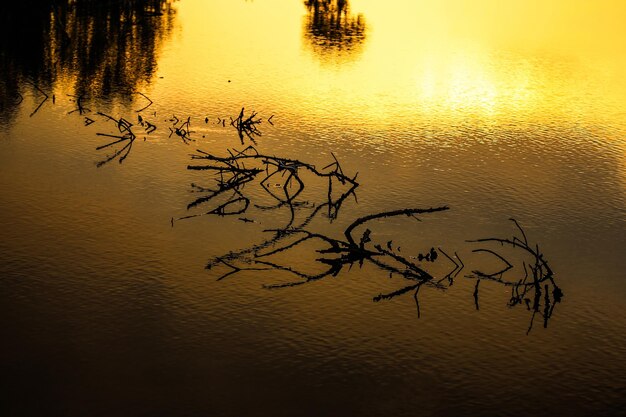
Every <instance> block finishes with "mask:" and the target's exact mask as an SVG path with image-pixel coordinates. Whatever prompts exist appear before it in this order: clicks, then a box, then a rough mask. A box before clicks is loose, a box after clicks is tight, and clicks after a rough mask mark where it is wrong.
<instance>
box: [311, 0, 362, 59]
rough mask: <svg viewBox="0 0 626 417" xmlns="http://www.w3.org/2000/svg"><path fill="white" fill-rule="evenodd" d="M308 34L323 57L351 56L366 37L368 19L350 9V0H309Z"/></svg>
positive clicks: (343, 57) (316, 51) (313, 45)
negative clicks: (366, 20)
mask: <svg viewBox="0 0 626 417" xmlns="http://www.w3.org/2000/svg"><path fill="white" fill-rule="evenodd" d="M304 4H305V6H306V8H307V10H308V14H307V16H306V18H305V19H306V20H305V29H304V37H305V39H306V40H307V41H308V43H309V44H310V45H311V48H312V49H313V51H314V52H315V53H316V54H318V55H320V56H321V57H323V58H330V59H332V58H339V59H349V58H351V57H354V54H355V53H357V52H359V51H360V50H361V48H362V46H363V42H364V40H365V32H366V30H365V29H366V26H365V19H364V18H363V16H362V15H361V14H358V15H356V16H355V15H353V14H352V13H351V12H350V4H349V2H348V0H306V1H305V2H304Z"/></svg>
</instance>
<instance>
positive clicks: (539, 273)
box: [172, 146, 563, 333]
mask: <svg viewBox="0 0 626 417" xmlns="http://www.w3.org/2000/svg"><path fill="white" fill-rule="evenodd" d="M228 154H229V156H225V157H220V156H217V155H214V154H211V153H208V152H204V151H200V150H198V153H197V154H194V155H192V159H193V160H196V161H197V160H203V161H206V162H207V164H206V165H189V166H188V169H191V170H206V171H211V172H214V173H215V175H216V177H217V178H215V181H216V184H217V185H216V186H215V187H201V186H199V185H197V184H192V187H193V189H194V190H193V191H194V192H199V193H202V194H203V195H202V196H200V197H198V198H196V199H195V200H194V201H192V202H191V203H189V205H188V206H187V209H193V208H195V207H198V206H201V205H202V206H203V205H209V206H211V207H212V208H211V209H210V210H208V211H205V212H203V213H200V214H191V215H188V216H185V217H181V218H179V219H177V220H183V219H189V218H193V217H198V216H205V215H217V216H235V215H236V216H243V215H246V214H248V213H249V211H250V208H251V207H255V208H256V209H261V211H260V212H261V213H263V210H277V209H279V208H284V207H287V208H288V209H289V213H290V214H289V219H288V221H287V223H286V224H285V225H284V226H283V227H279V228H272V229H265V230H264V231H265V232H266V233H270V234H271V235H270V237H269V238H267V239H265V240H263V241H262V242H260V243H258V244H254V245H251V246H249V247H247V248H244V249H242V250H239V251H234V252H229V253H227V254H224V255H221V256H217V257H216V258H214V259H213V260H211V261H210V262H209V263H208V264H207V269H214V268H215V269H221V270H222V271H223V272H222V273H221V275H220V276H219V277H218V278H217V280H218V281H219V280H223V279H225V278H228V277H232V276H234V275H235V274H238V273H240V272H242V271H268V272H272V273H273V275H275V273H276V272H277V271H281V272H282V273H284V275H287V276H291V277H294V276H295V277H296V278H297V279H296V280H293V279H287V280H285V281H283V282H278V283H273V284H265V285H263V287H264V288H266V289H281V288H288V287H296V286H301V285H304V284H308V283H312V282H314V281H319V280H321V279H324V278H327V277H337V276H338V275H339V274H340V273H341V272H342V271H344V270H345V267H347V268H348V269H351V268H352V266H354V265H355V264H356V265H358V266H359V267H363V265H364V264H365V263H368V264H371V265H373V266H375V267H376V268H377V269H379V270H380V271H384V272H385V273H387V274H389V277H390V278H392V277H396V278H399V279H400V280H401V281H403V282H404V285H403V286H402V287H400V288H398V289H396V290H394V291H391V292H388V293H381V294H378V295H377V296H375V297H373V301H375V302H379V301H383V300H391V299H393V298H396V297H398V296H401V295H403V294H407V293H412V294H413V298H414V300H415V306H416V309H417V315H418V317H420V316H421V312H420V303H419V298H418V295H419V291H420V289H421V288H422V286H426V287H429V288H434V289H437V290H444V291H445V290H447V289H449V288H450V287H452V285H453V284H454V281H455V279H456V278H457V277H458V276H459V275H460V274H461V272H462V271H464V270H465V267H466V265H465V263H464V261H463V260H462V259H461V257H460V256H459V254H458V252H457V251H452V250H444V249H442V248H441V247H437V248H435V247H432V246H430V245H428V244H427V243H426V242H419V243H418V244H417V245H415V243H414V242H413V243H412V244H409V245H407V246H409V248H408V249H406V246H405V245H402V246H400V245H398V244H397V243H394V241H393V239H391V240H387V241H386V242H384V241H383V242H381V241H379V239H376V238H375V235H376V233H375V230H376V229H375V228H376V226H377V225H380V224H381V221H384V220H386V219H397V218H401V217H408V218H412V219H414V220H416V221H421V217H422V216H423V215H426V214H436V213H440V212H445V211H447V210H449V209H450V208H449V207H448V206H440V207H430V208H404V209H398V210H393V211H385V212H379V213H374V214H370V215H367V216H363V217H360V218H357V219H356V220H354V221H353V222H352V223H350V224H349V225H348V226H347V227H346V228H345V229H344V230H343V238H341V239H338V238H334V237H332V236H330V235H328V234H326V233H320V232H317V231H314V230H311V228H310V224H311V221H312V219H313V218H314V217H316V216H318V215H319V214H320V213H323V212H325V211H326V210H327V213H328V214H327V216H328V217H329V218H330V219H331V220H334V219H336V218H337V216H338V213H339V210H340V208H341V206H342V203H343V202H344V201H345V199H346V198H347V197H349V196H354V197H355V198H356V189H357V187H358V186H359V184H358V183H357V182H356V175H354V176H353V177H352V176H349V175H346V174H344V172H343V170H342V169H341V165H340V163H339V161H338V160H337V158H335V156H334V155H332V154H331V155H332V156H333V159H334V162H332V163H330V164H329V165H327V166H326V167H324V168H323V169H322V170H317V169H316V168H315V166H313V165H311V164H309V163H306V162H302V161H299V160H295V159H287V158H279V157H276V156H269V155H263V154H260V153H259V152H258V151H257V150H256V148H254V147H253V146H249V147H247V148H245V149H244V150H242V151H236V150H229V151H228ZM307 174H308V175H309V177H310V176H311V174H312V177H313V178H315V177H317V178H318V179H319V178H324V179H327V181H328V185H327V189H326V191H327V192H326V196H327V197H326V198H325V199H324V200H322V201H320V202H317V203H316V202H313V203H312V202H310V201H303V200H298V197H299V196H300V195H301V193H302V192H303V190H304V189H305V187H306V185H307V184H308V183H309V181H310V180H311V179H312V178H305V175H307ZM277 177H280V178H282V180H281V182H280V183H278V184H276V185H277V186H278V188H280V192H277V191H275V190H274V189H272V187H270V186H268V184H269V183H270V182H275V181H274V179H275V178H277ZM254 182H256V185H257V186H259V187H261V189H262V190H263V191H264V192H265V193H267V195H269V196H271V197H272V198H273V199H274V200H276V203H275V204H274V205H271V206H261V205H256V204H254V205H253V204H251V200H250V197H249V195H250V194H248V193H247V192H246V190H244V186H245V185H248V184H250V185H252V184H253V183H254ZM337 183H339V184H342V185H343V186H344V187H345V188H344V190H343V191H341V192H340V193H339V194H338V195H337V196H336V197H333V184H337ZM220 198H222V200H220ZM302 210H308V213H307V214H306V215H304V216H301V217H299V218H298V220H297V221H296V212H297V211H302ZM418 216H419V217H418ZM239 220H241V221H244V222H256V220H253V219H250V218H248V217H239ZM511 221H512V222H513V223H514V225H515V227H516V228H517V231H518V234H519V235H514V236H513V237H510V238H499V237H489V238H482V239H475V240H468V241H467V242H466V244H467V245H469V246H471V248H469V249H468V248H462V249H466V251H468V255H467V257H469V259H467V258H466V262H468V261H469V262H470V263H471V265H474V266H473V268H474V269H472V272H471V273H468V274H466V275H464V276H465V278H467V279H472V280H474V281H475V285H474V292H473V297H474V302H475V306H476V309H477V310H478V309H479V285H480V282H481V280H488V281H491V282H494V283H497V284H500V285H504V286H506V287H510V288H511V297H510V300H509V301H508V303H507V305H508V306H509V307H516V306H525V307H526V309H527V310H528V311H529V312H530V313H531V317H530V324H529V327H528V331H527V332H528V333H529V332H530V331H531V329H532V326H533V323H534V320H535V317H536V316H537V315H538V316H541V317H542V318H543V326H544V327H547V326H548V321H549V319H550V318H551V317H552V315H553V313H554V309H555V307H556V304H558V303H559V302H560V301H561V299H562V297H563V292H562V291H561V289H560V288H559V287H558V286H557V284H556V282H555V279H554V273H553V271H552V269H551V268H550V267H549V265H548V262H547V260H546V259H545V257H544V254H543V253H542V252H541V251H540V249H539V246H538V245H536V244H532V243H531V242H530V241H529V240H528V238H527V235H526V233H525V231H524V229H523V228H522V227H521V225H520V224H519V223H518V222H517V221H516V220H514V219H511ZM173 222H174V219H172V225H173V224H174V223H173ZM382 224H383V228H384V223H382ZM477 245H478V246H479V247H478V248H477V247H476V246H477ZM494 245H499V246H500V248H492V247H491V246H494ZM402 248H404V249H402ZM306 252H314V253H315V254H317V255H315V256H319V257H317V258H315V261H314V263H315V264H317V267H318V268H317V270H316V271H314V272H311V271H307V270H305V268H303V266H302V265H303V262H302V260H301V258H303V255H306ZM464 257H465V256H464ZM468 264H469V263H468ZM497 264H502V265H503V266H501V267H500V266H499V267H496V270H495V271H492V272H485V271H488V270H489V269H488V268H493V265H497ZM442 271H443V272H442ZM407 281H408V285H406V282H407Z"/></svg>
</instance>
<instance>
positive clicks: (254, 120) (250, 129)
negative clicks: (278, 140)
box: [230, 107, 271, 145]
mask: <svg viewBox="0 0 626 417" xmlns="http://www.w3.org/2000/svg"><path fill="white" fill-rule="evenodd" d="M270 119H271V118H270ZM268 121H269V120H268ZM230 124H231V126H234V127H235V128H236V129H237V133H238V134H239V140H241V144H242V145H243V144H244V135H245V136H246V137H247V138H248V139H250V141H251V142H252V143H254V144H255V145H256V140H255V139H254V137H255V136H261V132H260V131H259V129H258V128H257V125H259V124H261V118H260V117H257V113H256V112H252V113H251V114H250V116H248V117H245V116H244V108H243V107H242V108H241V112H240V113H239V116H237V118H236V119H234V120H231V122H230Z"/></svg>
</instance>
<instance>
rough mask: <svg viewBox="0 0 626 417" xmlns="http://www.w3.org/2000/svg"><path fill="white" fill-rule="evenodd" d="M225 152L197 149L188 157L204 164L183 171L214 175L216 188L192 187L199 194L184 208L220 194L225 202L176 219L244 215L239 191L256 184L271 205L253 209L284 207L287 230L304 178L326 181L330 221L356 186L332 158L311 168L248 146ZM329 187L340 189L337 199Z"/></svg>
mask: <svg viewBox="0 0 626 417" xmlns="http://www.w3.org/2000/svg"><path fill="white" fill-rule="evenodd" d="M228 153H229V156H225V157H221V156H217V155H214V154H211V153H208V152H204V151H202V150H197V153H196V154H193V155H192V156H191V158H192V160H195V161H204V162H205V163H204V164H202V165H189V166H188V167H187V168H188V169H189V170H194V171H209V172H212V173H214V175H215V176H214V180H215V182H216V185H215V186H214V187H201V186H198V185H196V184H192V187H193V189H194V192H199V193H202V194H203V195H202V196H201V197H198V198H196V199H195V200H194V201H192V202H190V203H189V204H188V205H187V209H192V208H194V207H197V206H199V205H205V204H209V203H210V202H212V201H214V200H215V199H216V198H217V197H223V196H224V195H227V197H226V198H227V200H226V202H225V203H222V204H221V205H220V206H218V207H217V208H213V209H212V210H210V211H207V212H204V213H201V214H193V215H189V216H184V217H181V218H179V220H182V219H187V218H191V217H197V216H202V215H207V214H217V215H220V216H227V215H236V214H243V213H245V212H246V211H247V209H248V207H249V206H250V198H249V197H248V196H247V195H246V194H244V193H243V188H244V186H245V185H246V184H248V183H250V182H252V181H256V182H257V183H258V185H259V186H260V187H261V189H262V190H263V191H264V193H265V194H266V195H268V196H270V197H271V198H272V199H273V200H274V201H275V203H274V204H273V205H269V206H263V205H258V204H257V205H255V207H256V208H259V209H262V210H272V209H277V208H281V207H287V208H288V209H289V212H290V220H289V223H288V225H287V227H290V226H291V225H292V223H293V221H294V217H295V209H296V207H298V206H300V205H301V204H303V203H304V202H299V201H297V198H298V197H299V196H300V195H301V194H302V192H303V191H304V190H305V187H306V183H307V181H308V179H307V178H309V177H310V176H313V177H316V178H318V179H322V180H325V181H326V182H327V184H328V185H327V191H326V198H327V201H326V204H325V205H326V206H327V207H328V215H329V217H331V218H333V217H334V216H336V213H337V212H338V209H339V207H340V206H341V204H342V203H343V201H344V200H345V199H346V198H347V197H348V196H349V195H352V194H353V193H354V190H355V189H356V188H357V187H358V185H359V184H358V183H357V181H356V175H355V176H354V177H350V176H347V175H345V174H344V172H343V170H342V168H341V165H340V164H339V161H337V159H336V158H335V156H334V155H333V159H334V162H332V163H330V164H328V165H327V166H325V167H324V168H322V169H318V168H317V167H315V165H312V164H309V163H306V162H302V161H299V160H297V159H290V158H281V157H277V156H272V155H265V154H260V153H259V152H258V151H257V150H256V148H254V147H252V146H249V147H247V148H245V149H244V150H242V151H237V150H229V151H228ZM307 175H308V177H307ZM333 184H341V185H342V186H344V191H343V192H341V193H340V194H339V196H337V197H333V195H334V192H333ZM345 189H347V190H345ZM233 207H236V209H233Z"/></svg>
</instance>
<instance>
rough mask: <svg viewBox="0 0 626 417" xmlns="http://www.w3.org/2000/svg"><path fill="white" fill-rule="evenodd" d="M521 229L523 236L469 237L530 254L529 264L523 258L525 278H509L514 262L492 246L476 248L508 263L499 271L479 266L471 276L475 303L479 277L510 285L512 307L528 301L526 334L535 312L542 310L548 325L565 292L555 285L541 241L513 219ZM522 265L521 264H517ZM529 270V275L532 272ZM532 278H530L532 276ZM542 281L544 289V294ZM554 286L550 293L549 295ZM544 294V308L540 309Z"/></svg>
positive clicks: (541, 313)
mask: <svg viewBox="0 0 626 417" xmlns="http://www.w3.org/2000/svg"><path fill="white" fill-rule="evenodd" d="M510 220H511V221H512V222H513V223H514V224H515V226H516V228H517V229H518V230H519V231H520V233H521V237H518V236H513V237H511V238H483V239H476V240H470V241H468V242H472V243H485V244H487V243H496V244H499V245H500V246H501V247H509V248H513V249H514V250H517V251H519V252H521V253H522V254H525V255H527V256H529V257H530V259H531V263H529V264H526V263H525V262H522V268H523V270H524V277H523V278H517V277H516V278H514V279H512V278H508V279H505V274H506V273H508V272H509V271H511V272H512V270H513V269H514V267H513V265H512V264H511V263H510V262H509V261H508V260H507V259H506V258H504V256H502V255H501V254H499V253H497V252H496V251H494V250H491V249H476V250H474V252H478V251H481V252H486V253H490V254H492V255H493V256H495V257H496V258H497V259H499V260H500V261H503V262H504V263H505V264H506V267H505V268H504V269H502V270H500V271H497V272H493V273H484V272H481V271H478V270H475V271H473V273H474V275H470V276H468V277H469V278H477V284H476V289H475V293H474V297H475V299H476V306H478V282H480V279H487V280H491V281H496V282H498V283H501V284H504V285H505V286H510V287H511V298H510V300H509V302H508V305H509V307H514V306H517V305H524V304H525V305H526V308H527V309H528V310H529V311H532V316H531V319H530V324H529V327H528V331H527V332H526V333H527V334H528V333H530V331H531V330H532V327H533V322H534V318H535V315H537V314H539V315H541V316H543V322H544V327H547V326H548V320H549V319H550V318H551V316H552V313H553V311H554V306H555V304H557V303H559V302H560V301H561V299H562V297H563V292H562V291H561V289H560V288H559V287H558V286H557V285H556V283H555V281H554V274H553V272H552V269H551V268H550V266H548V262H547V261H546V260H545V258H544V255H543V253H542V252H541V251H540V250H539V245H534V246H532V245H531V244H529V242H528V237H527V236H526V233H525V232H524V229H523V228H522V227H521V226H520V224H519V223H518V222H517V220H515V219H510ZM518 269H519V268H518ZM529 272H530V276H529ZM529 278H531V280H529ZM542 285H543V291H545V293H543V294H542ZM550 289H551V295H550ZM542 295H543V305H544V309H543V311H542V310H541V303H542Z"/></svg>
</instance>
